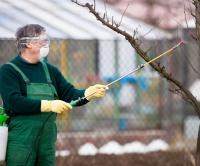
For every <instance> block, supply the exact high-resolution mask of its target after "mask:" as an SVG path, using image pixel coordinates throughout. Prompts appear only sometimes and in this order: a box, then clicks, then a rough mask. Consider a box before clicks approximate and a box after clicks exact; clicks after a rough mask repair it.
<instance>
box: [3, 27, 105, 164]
mask: <svg viewBox="0 0 200 166" xmlns="http://www.w3.org/2000/svg"><path fill="white" fill-rule="evenodd" d="M49 44H50V39H49V37H48V36H47V35H46V34H45V28H44V27H42V26H40V25H37V24H29V25H25V26H24V27H21V28H19V29H18V30H17V32H16V46H17V49H18V50H19V55H17V56H16V57H15V58H14V59H13V60H11V61H10V62H8V63H6V64H4V65H3V66H2V67H1V69H0V93H1V96H2V99H3V103H4V108H5V109H6V110H7V114H9V116H10V123H9V136H8V146H7V155H6V164H7V166H13V165H15V166H18V165H19V166H21V165H30V166H33V165H37V166H42V165H44V166H49V165H50V166H53V165H55V141H56V135H57V128H56V124H55V120H56V114H57V113H61V112H63V111H68V110H69V109H72V106H71V105H70V104H69V103H70V102H71V101H73V100H77V99H78V98H83V97H86V98H85V99H82V100H81V101H80V102H78V103H77V106H81V105H84V104H86V103H87V102H88V101H90V100H92V99H93V98H95V97H103V96H104V94H105V91H106V90H107V89H108V87H107V86H104V85H94V86H91V87H89V88H87V89H86V90H78V89H76V88H75V87H74V86H73V85H72V84H70V83H69V82H67V80H66V79H65V78H64V77H63V75H62V74H61V72H60V71H59V70H58V68H57V67H55V66H53V65H51V64H49V63H44V62H42V61H43V59H44V58H45V57H46V56H47V54H48V53H49ZM94 92H96V93H94ZM90 94H92V95H90ZM43 125H44V126H43ZM38 134H39V135H38ZM37 135H38V136H37Z"/></svg>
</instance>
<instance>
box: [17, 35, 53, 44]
mask: <svg viewBox="0 0 200 166" xmlns="http://www.w3.org/2000/svg"><path fill="white" fill-rule="evenodd" d="M20 40H21V41H22V42H21V44H27V43H30V42H32V41H35V40H37V41H38V42H40V43H41V44H42V45H44V46H49V45H50V37H49V36H48V35H46V34H42V35H40V36H38V37H22V38H20Z"/></svg>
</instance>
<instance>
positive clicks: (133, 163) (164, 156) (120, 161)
mask: <svg viewBox="0 0 200 166" xmlns="http://www.w3.org/2000/svg"><path fill="white" fill-rule="evenodd" d="M190 154H191V153H186V152H162V151H159V152H151V153H147V154H124V155H96V156H68V157H58V158H56V166H194V164H193V162H194V153H193V155H191V156H190Z"/></svg>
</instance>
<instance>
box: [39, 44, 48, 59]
mask: <svg viewBox="0 0 200 166" xmlns="http://www.w3.org/2000/svg"><path fill="white" fill-rule="evenodd" d="M48 53H49V46H44V47H41V48H40V52H39V55H38V60H39V61H40V62H42V61H43V60H44V58H45V57H46V56H47V55H48Z"/></svg>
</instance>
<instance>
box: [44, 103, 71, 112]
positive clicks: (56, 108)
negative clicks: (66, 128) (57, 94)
mask: <svg viewBox="0 0 200 166" xmlns="http://www.w3.org/2000/svg"><path fill="white" fill-rule="evenodd" d="M69 109H72V106H71V105H70V104H69V103H66V102H64V101H61V100H51V101H49V100H42V101H41V112H50V111H52V112H55V113H61V112H62V111H67V110H69Z"/></svg>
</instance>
